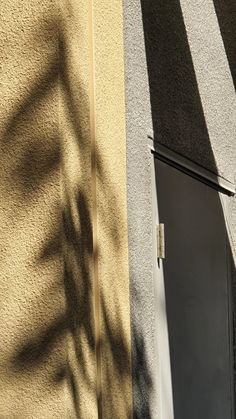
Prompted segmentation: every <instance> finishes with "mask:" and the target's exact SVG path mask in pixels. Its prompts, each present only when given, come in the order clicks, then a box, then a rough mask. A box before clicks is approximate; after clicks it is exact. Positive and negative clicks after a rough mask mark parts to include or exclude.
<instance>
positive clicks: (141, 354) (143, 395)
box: [123, 0, 159, 419]
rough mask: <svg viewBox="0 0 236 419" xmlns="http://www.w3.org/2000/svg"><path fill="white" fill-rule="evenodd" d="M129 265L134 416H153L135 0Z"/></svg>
mask: <svg viewBox="0 0 236 419" xmlns="http://www.w3.org/2000/svg"><path fill="white" fill-rule="evenodd" d="M123 4H124V19H125V27H124V33H125V70H126V72H125V75H126V130H127V179H128V197H127V202H128V226H129V268H130V293H131V318H132V322H131V325H132V368H133V374H132V375H133V409H134V417H135V418H140V419H141V418H149V417H155V418H156V417H157V414H158V409H159V407H158V403H157V392H158V388H157V356H158V354H157V351H156V346H155V333H156V325H155V316H156V310H155V301H154V284H153V239H152V196H151V191H152V185H151V165H152V156H151V152H150V149H149V147H148V135H152V119H151V108H150V99H149V86H148V75H147V66H146V56H145V45H144V35H143V24H142V16H141V6H140V2H139V1H132V2H130V1H126V0H124V2H123Z"/></svg>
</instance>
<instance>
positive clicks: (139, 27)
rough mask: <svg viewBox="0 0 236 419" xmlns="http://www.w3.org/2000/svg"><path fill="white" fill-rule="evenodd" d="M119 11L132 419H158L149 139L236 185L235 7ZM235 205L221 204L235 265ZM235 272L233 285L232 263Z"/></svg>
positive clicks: (208, 4) (150, 5)
mask: <svg viewBox="0 0 236 419" xmlns="http://www.w3.org/2000/svg"><path fill="white" fill-rule="evenodd" d="M123 3H124V16H125V41H126V43H125V57H126V107H127V108H126V109H127V110H126V118H127V153H128V155H127V167H128V225H129V258H130V283H131V285H130V286H131V309H132V310H131V313H132V336H133V338H132V339H133V340H132V342H133V352H132V354H133V396H134V398H133V403H134V412H135V417H137V418H142V417H153V418H157V417H160V409H159V407H160V406H158V403H159V402H160V400H159V394H160V388H158V386H159V385H160V379H159V377H158V365H159V359H158V353H157V345H156V343H155V334H156V335H157V336H158V326H159V327H161V324H160V321H159V320H158V319H159V317H160V307H155V297H154V288H155V287H154V283H155V282H156V281H157V278H155V277H154V278H153V276H154V272H155V269H154V265H153V243H154V242H153V237H152V231H151V230H152V219H151V218H152V213H153V208H152V204H151V200H152V197H151V190H152V184H151V165H152V157H151V155H150V151H149V150H148V137H151V138H152V139H153V147H154V148H155V144H158V143H159V144H162V145H164V146H165V147H167V148H169V149H171V150H173V151H175V152H177V153H179V154H180V155H183V156H185V157H187V158H189V159H190V160H192V161H194V162H196V163H198V164H199V165H200V166H203V167H205V168H207V169H208V170H210V171H211V172H212V173H213V174H215V176H222V177H224V178H226V179H227V180H229V181H230V182H232V183H234V181H235V170H236V164H235V161H236V129H235V128H236V97H235V86H234V82H235V68H236V64H235V57H236V54H235V42H234V40H235V36H236V31H235V22H236V7H235V2H233V1H231V0H227V1H225V2H224V5H222V3H221V2H218V1H215V2H214V3H213V2H212V1H205V2H200V1H199V2H198V1H184V0H181V1H178V0H176V1H165V2H161V1H155V0H153V1H149V0H141V1H138V0H137V1H134V2H128V1H126V0H124V2H123ZM233 22H234V24H233ZM234 202H235V198H234V199H233V198H228V197H225V198H224V199H223V203H222V202H221V201H220V200H219V206H221V205H223V207H224V213H225V223H226V227H227V230H228V236H229V244H230V248H231V253H232V256H233V257H234V260H235V258H236V254H235V237H236V229H235V205H234ZM232 270H233V277H235V262H233V259H232ZM153 280H154V282H153ZM155 310H156V312H157V318H155V313H154V311H155ZM155 345H156V346H155Z"/></svg>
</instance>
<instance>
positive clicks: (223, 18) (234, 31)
mask: <svg viewBox="0 0 236 419" xmlns="http://www.w3.org/2000/svg"><path fill="white" fill-rule="evenodd" d="M214 5H215V10H216V14H217V18H218V22H219V26H220V30H221V35H222V39H223V42H224V46H225V51H226V54H227V57H228V61H229V66H230V70H231V74H232V77H233V81H234V86H235V88H236V1H235V0H214Z"/></svg>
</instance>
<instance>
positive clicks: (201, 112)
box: [141, 0, 236, 182]
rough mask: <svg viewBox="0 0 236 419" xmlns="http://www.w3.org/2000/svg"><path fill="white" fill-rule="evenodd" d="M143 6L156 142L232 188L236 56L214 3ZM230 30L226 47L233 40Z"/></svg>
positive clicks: (231, 11)
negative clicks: (226, 181)
mask: <svg viewBox="0 0 236 419" xmlns="http://www.w3.org/2000/svg"><path fill="white" fill-rule="evenodd" d="M141 4H142V11H143V25H144V35H145V44H146V56H147V68H148V74H149V84H150V92H151V93H150V95H151V106H152V115H153V126H154V138H155V140H156V141H158V142H160V143H162V144H163V145H166V146H167V147H169V148H171V149H173V150H175V151H177V152H179V153H181V154H183V155H184V156H186V157H189V158H191V159H193V160H194V161H196V162H197V163H199V164H200V165H203V166H205V167H206V168H208V169H210V170H211V171H212V172H215V173H218V174H219V175H221V176H223V177H225V178H228V179H229V180H231V181H232V182H233V171H234V167H235V160H234V158H235V144H236V137H235V132H236V130H235V120H236V118H235V108H236V99H235V92H234V86H233V80H232V75H231V72H234V71H235V70H234V62H235V58H234V59H233V58H232V60H231V61H230V63H231V72H230V66H229V61H228V60H227V54H228V51H230V54H231V56H233V55H232V53H231V51H234V50H233V48H232V47H231V48H227V49H226V51H225V48H224V46H225V45H226V44H225V42H223V41H225V37H224V39H223V40H222V34H221V30H220V25H219V24H218V20H217V17H216V13H215V9H214V5H213V3H212V1H210V2H208V1H203V2H201V1H199V2H191V1H190V2H184V1H181V2H179V1H178V0H174V1H173V2H171V1H166V2H164V3H163V2H160V1H157V2H156V1H146V0H142V1H141ZM226 4H228V5H231V7H229V8H228V12H227V13H228V14H227V13H226V11H227V7H225V8H222V7H221V9H223V10H222V12H221V15H223V18H224V19H223V20H224V25H225V27H226V26H227V20H228V22H229V25H230V22H231V21H232V14H233V15H234V16H235V6H234V5H235V2H233V1H231V0H227V2H226ZM233 4H234V5H233ZM218 17H219V16H218ZM221 21H222V19H221V20H219V22H221ZM221 27H222V23H221ZM229 28H230V31H229V30H226V29H225V33H227V36H226V38H227V44H229V43H230V42H229V36H230V35H229V34H230V33H231V34H232V35H231V40H232V41H231V43H233V42H234V37H235V35H234V32H235V29H233V26H232V25H231V26H229ZM228 55H229V54H228ZM209 144H210V146H209ZM213 153H214V158H212V154H213Z"/></svg>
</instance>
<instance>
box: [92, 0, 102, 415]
mask: <svg viewBox="0 0 236 419" xmlns="http://www.w3.org/2000/svg"><path fill="white" fill-rule="evenodd" d="M94 55H95V51H94V11H93V0H90V1H89V63H90V65H89V67H90V68H89V76H90V77H89V96H90V135H91V179H92V226H93V275H94V281H93V294H94V298H93V301H94V327H95V357H96V392H97V406H98V419H101V418H102V377H101V329H100V295H99V291H100V290H99V279H98V243H97V184H96V183H97V181H96V94H95V57H94Z"/></svg>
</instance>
